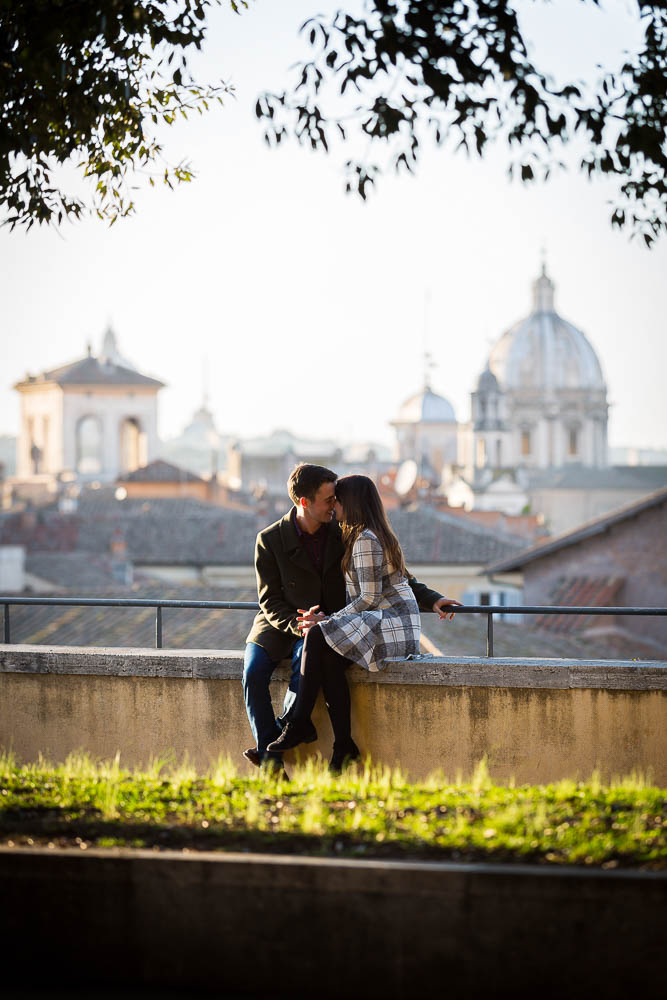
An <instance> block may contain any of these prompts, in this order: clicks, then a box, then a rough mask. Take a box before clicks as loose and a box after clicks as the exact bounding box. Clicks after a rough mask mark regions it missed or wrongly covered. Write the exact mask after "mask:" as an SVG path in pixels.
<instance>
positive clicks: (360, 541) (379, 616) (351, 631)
mask: <svg viewBox="0 0 667 1000" xmlns="http://www.w3.org/2000/svg"><path fill="white" fill-rule="evenodd" d="M345 582H346V586H347V600H348V603H347V604H346V606H345V607H344V608H343V609H342V610H341V611H337V612H336V613H335V614H332V615H330V616H329V617H328V618H327V619H325V620H324V621H323V622H321V624H320V628H321V629H322V631H323V633H324V637H325V639H326V641H327V642H328V644H329V645H330V646H331V647H332V648H333V649H335V650H336V652H337V653H340V654H341V656H345V657H347V659H348V660H353V661H354V663H358V664H359V666H360V667H365V668H366V670H381V669H382V667H383V666H384V663H383V662H382V661H383V660H385V659H386V658H387V657H389V656H406V655H407V654H408V653H418V652H419V635H420V631H421V620H420V618H419V607H418V605H417V601H416V600H415V595H414V594H413V592H412V588H411V587H410V585H409V583H408V581H407V580H406V578H405V577H404V576H401V574H400V573H397V572H394V570H393V569H392V568H391V567H390V566H389V565H388V563H387V560H386V558H385V555H384V552H383V550H382V546H381V545H380V542H379V541H378V539H377V537H376V536H375V535H374V534H373V532H372V531H370V530H369V529H368V528H366V529H364V531H362V532H361V534H360V535H359V537H358V538H357V540H356V542H355V543H354V547H353V549H352V559H351V561H350V568H349V570H348V574H347V578H346V581H345Z"/></svg>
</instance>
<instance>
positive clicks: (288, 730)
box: [266, 719, 317, 753]
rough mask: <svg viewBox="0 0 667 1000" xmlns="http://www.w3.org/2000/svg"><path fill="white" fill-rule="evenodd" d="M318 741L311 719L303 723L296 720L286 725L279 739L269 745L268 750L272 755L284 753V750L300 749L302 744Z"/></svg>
mask: <svg viewBox="0 0 667 1000" xmlns="http://www.w3.org/2000/svg"><path fill="white" fill-rule="evenodd" d="M316 739H317V730H316V729H315V726H314V725H313V724H312V722H311V721H310V719H306V720H305V721H303V722H301V721H300V720H296V719H295V720H292V721H291V722H288V723H286V725H285V728H284V729H283V731H282V733H281V734H280V736H279V737H278V739H277V740H274V741H273V743H269V745H268V747H267V748H266V749H267V750H268V751H269V752H270V753H282V752H283V751H284V750H291V749H292V748H293V747H298V746H299V744H300V743H314V742H315V740H316Z"/></svg>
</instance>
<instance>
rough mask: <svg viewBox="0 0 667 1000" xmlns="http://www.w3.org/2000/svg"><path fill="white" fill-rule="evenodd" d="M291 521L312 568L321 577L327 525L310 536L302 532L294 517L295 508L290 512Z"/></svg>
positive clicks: (327, 531) (296, 518)
mask: <svg viewBox="0 0 667 1000" xmlns="http://www.w3.org/2000/svg"><path fill="white" fill-rule="evenodd" d="M292 520H293V521H294V527H295V528H296V533H297V535H298V536H299V541H300V542H301V544H302V546H303V547H304V549H305V550H306V552H307V553H308V555H309V556H310V560H311V562H312V564H313V566H314V567H315V569H316V570H317V572H318V573H319V574H320V576H321V575H322V568H323V566H324V550H325V549H326V546H327V538H328V537H329V525H328V524H322V525H321V526H320V527H319V528H318V529H317V531H316V532H314V533H313V534H312V535H310V534H309V533H308V532H307V531H303V529H302V528H301V526H300V524H299V518H298V517H297V516H296V507H295V508H294V510H293V512H292Z"/></svg>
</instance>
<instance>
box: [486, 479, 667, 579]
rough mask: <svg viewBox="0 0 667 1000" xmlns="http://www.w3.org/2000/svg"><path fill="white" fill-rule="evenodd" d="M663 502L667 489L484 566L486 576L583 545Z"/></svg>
mask: <svg viewBox="0 0 667 1000" xmlns="http://www.w3.org/2000/svg"><path fill="white" fill-rule="evenodd" d="M664 503H667V488H665V489H660V490H656V491H655V492H654V493H651V494H649V496H647V497H644V498H643V499H642V500H638V501H636V502H635V503H630V504H626V505H625V506H623V507H618V508H617V509H616V510H613V511H611V513H609V514H603V515H601V516H600V517H595V518H593V519H592V520H591V521H587V522H586V523H585V524H582V525H581V526H580V527H579V528H575V529H574V530H573V531H566V532H564V534H562V535H558V537H556V538H553V539H551V540H550V541H548V542H544V543H542V544H539V545H534V546H531V547H530V548H528V549H524V550H523V552H520V553H517V554H516V555H514V556H510V557H509V558H506V559H501V560H499V561H497V562H493V563H491V564H490V565H489V566H487V571H488V572H489V573H499V572H510V571H512V570H518V569H521V568H522V567H523V566H525V565H526V564H527V563H530V562H535V561H536V560H538V559H542V558H544V556H549V555H551V554H552V553H553V552H558V551H560V550H561V549H565V548H567V547H568V546H570V545H576V544H577V543H578V542H582V541H584V540H585V539H587V538H592V537H593V536H594V535H601V534H604V532H606V531H609V530H610V529H611V528H613V527H614V526H615V525H617V524H620V523H622V522H623V521H627V520H629V519H630V518H633V517H637V516H638V515H639V514H641V513H643V512H644V511H645V510H650V509H651V508H653V507H659V506H660V505H661V504H664Z"/></svg>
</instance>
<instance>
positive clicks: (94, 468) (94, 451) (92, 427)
mask: <svg viewBox="0 0 667 1000" xmlns="http://www.w3.org/2000/svg"><path fill="white" fill-rule="evenodd" d="M76 471H77V472H79V473H81V474H82V475H84V476H96V475H98V474H99V473H100V472H101V471H102V423H101V421H100V418H99V417H94V416H92V415H89V416H87V417H82V418H81V420H79V422H78V424H77V425H76Z"/></svg>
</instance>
